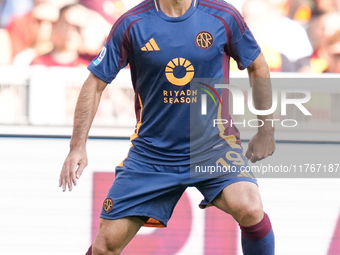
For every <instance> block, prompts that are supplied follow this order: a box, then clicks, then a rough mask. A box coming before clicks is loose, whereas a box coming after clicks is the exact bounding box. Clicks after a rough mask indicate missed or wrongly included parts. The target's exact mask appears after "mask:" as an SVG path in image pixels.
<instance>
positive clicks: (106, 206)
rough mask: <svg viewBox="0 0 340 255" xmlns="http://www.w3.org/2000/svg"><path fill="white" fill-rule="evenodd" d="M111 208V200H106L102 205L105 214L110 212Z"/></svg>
mask: <svg viewBox="0 0 340 255" xmlns="http://www.w3.org/2000/svg"><path fill="white" fill-rule="evenodd" d="M112 207H113V201H112V199H111V198H106V199H105V201H104V203H103V210H104V211H105V212H107V213H108V212H110V211H111V210H112Z"/></svg>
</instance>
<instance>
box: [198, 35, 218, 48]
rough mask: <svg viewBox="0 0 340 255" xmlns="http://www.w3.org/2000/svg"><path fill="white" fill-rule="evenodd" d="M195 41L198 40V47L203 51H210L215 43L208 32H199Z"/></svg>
mask: <svg viewBox="0 0 340 255" xmlns="http://www.w3.org/2000/svg"><path fill="white" fill-rule="evenodd" d="M195 40H196V45H197V46H198V47H200V48H201V49H203V50H206V49H209V48H210V47H211V46H212V45H213V43H214V38H213V36H212V34H210V33H209V32H207V31H202V32H199V33H198V34H197V35H196V39H195Z"/></svg>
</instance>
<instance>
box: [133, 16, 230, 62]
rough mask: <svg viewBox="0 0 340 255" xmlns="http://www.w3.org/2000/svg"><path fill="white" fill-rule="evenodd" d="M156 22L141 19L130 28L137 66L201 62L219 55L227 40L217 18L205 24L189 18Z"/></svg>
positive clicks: (216, 57) (215, 58)
mask: <svg viewBox="0 0 340 255" xmlns="http://www.w3.org/2000/svg"><path fill="white" fill-rule="evenodd" d="M159 23H160V24H152V22H150V23H149V22H144V23H143V24H139V25H138V26H136V27H134V28H133V29H132V31H131V37H130V39H131V41H130V42H131V47H132V52H131V53H132V54H131V57H132V58H133V60H134V61H136V62H137V63H139V64H140V65H143V66H145V65H148V66H149V67H153V68H161V69H163V68H165V67H166V66H170V67H173V65H183V66H184V67H185V68H187V67H188V66H189V63H191V64H194V65H198V64H200V65H202V64H203V63H209V62H211V61H218V59H219V58H222V56H223V48H224V45H225V44H226V40H227V39H226V34H225V31H224V29H223V28H222V27H221V26H220V24H219V23H218V22H217V21H216V23H214V22H209V23H204V22H198V21H197V20H195V19H192V20H189V21H187V22H174V23H172V22H165V21H162V20H160V21H159ZM174 59H178V61H176V60H174Z"/></svg>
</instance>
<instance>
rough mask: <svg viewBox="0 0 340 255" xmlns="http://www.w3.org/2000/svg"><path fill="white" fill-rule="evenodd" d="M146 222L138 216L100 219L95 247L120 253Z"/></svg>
mask: <svg viewBox="0 0 340 255" xmlns="http://www.w3.org/2000/svg"><path fill="white" fill-rule="evenodd" d="M144 223H145V222H144V221H143V220H141V219H139V218H138V217H126V218H121V219H116V220H106V219H100V224H99V229H98V233H97V235H96V238H95V240H94V243H93V247H94V248H93V249H94V250H96V249H98V250H101V251H114V252H115V254H119V253H120V252H121V251H122V250H123V248H124V247H125V246H126V245H127V244H128V243H129V242H130V241H131V240H132V238H133V237H134V236H135V235H136V233H137V232H138V230H139V229H140V228H141V226H142V225H143V224H144ZM94 254H95V253H94Z"/></svg>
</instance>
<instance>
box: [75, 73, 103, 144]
mask: <svg viewBox="0 0 340 255" xmlns="http://www.w3.org/2000/svg"><path fill="white" fill-rule="evenodd" d="M103 86H104V85H103V84H102V82H101V81H99V80H98V79H96V78H95V77H93V75H90V76H89V78H88V79H87V80H86V81H85V83H84V85H83V87H82V89H81V91H80V94H79V98H78V101H77V105H76V109H75V113H74V124H73V133H72V138H71V143H70V147H71V150H72V149H75V148H84V147H85V144H86V140H87V137H88V133H89V131H90V128H91V125H92V122H93V119H94V116H95V114H96V112H97V109H98V105H99V102H100V97H101V94H102V91H103V89H104V87H103Z"/></svg>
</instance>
